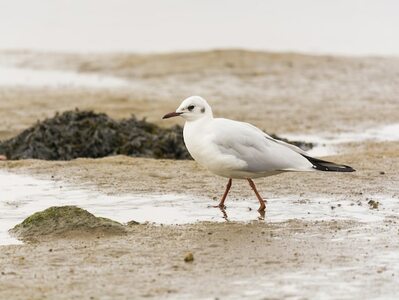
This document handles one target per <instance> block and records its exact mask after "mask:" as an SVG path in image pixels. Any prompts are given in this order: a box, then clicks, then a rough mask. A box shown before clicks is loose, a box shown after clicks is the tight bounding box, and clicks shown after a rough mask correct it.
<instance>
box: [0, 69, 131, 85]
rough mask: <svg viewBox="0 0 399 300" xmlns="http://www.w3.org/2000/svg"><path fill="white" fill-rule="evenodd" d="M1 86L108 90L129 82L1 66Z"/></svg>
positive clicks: (71, 73) (95, 75)
mask: <svg viewBox="0 0 399 300" xmlns="http://www.w3.org/2000/svg"><path fill="white" fill-rule="evenodd" d="M0 86H13V87H21V86H23V87H47V88H61V87H62V88H78V87H86V88H97V89H99V88H101V89H107V88H121V87H127V86H129V82H128V81H127V80H123V79H120V78H117V77H112V76H102V75H97V74H79V73H76V72H70V71H60V70H38V69H28V68H17V67H10V66H0Z"/></svg>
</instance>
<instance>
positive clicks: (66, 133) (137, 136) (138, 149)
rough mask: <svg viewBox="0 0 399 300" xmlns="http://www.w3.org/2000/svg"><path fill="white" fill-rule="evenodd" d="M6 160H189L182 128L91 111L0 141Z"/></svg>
mask: <svg viewBox="0 0 399 300" xmlns="http://www.w3.org/2000/svg"><path fill="white" fill-rule="evenodd" d="M0 154H3V155H5V156H6V157H7V158H8V159H11V160H17V159H29V158H36V159H44V160H71V159H74V158H78V157H88V158H98V157H105V156H110V155H119V154H122V155H129V156H137V157H153V158H173V159H190V158H191V157H190V154H189V153H188V151H187V149H186V147H185V145H184V142H183V130H182V127H181V126H178V125H176V126H174V127H171V128H162V127H159V126H157V125H155V124H152V123H149V122H147V121H146V120H145V119H143V120H138V119H136V117H135V116H132V117H131V118H129V119H123V120H120V121H116V120H114V119H112V118H110V117H109V116H107V115H106V114H103V113H94V112H92V111H79V110H74V111H66V112H64V113H62V114H58V113H57V114H56V115H55V116H54V117H53V118H50V119H46V120H44V121H42V122H38V123H37V124H36V125H34V126H32V127H30V128H28V129H26V130H24V131H23V132H21V133H20V134H19V135H17V136H16V137H13V138H11V139H9V140H6V141H2V142H0Z"/></svg>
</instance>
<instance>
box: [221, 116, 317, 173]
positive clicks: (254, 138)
mask: <svg viewBox="0 0 399 300" xmlns="http://www.w3.org/2000/svg"><path fill="white" fill-rule="evenodd" d="M214 121H215V122H213V126H215V127H217V130H213V132H215V136H214V140H213V142H214V143H215V144H216V145H217V147H218V149H219V151H220V152H221V153H223V154H225V155H232V156H234V157H235V158H237V159H240V160H242V161H244V162H245V163H246V165H247V166H246V168H245V169H244V170H243V171H248V172H254V173H262V172H270V171H309V170H313V168H312V164H311V163H310V162H309V161H308V160H307V159H306V158H305V157H303V156H302V155H301V154H306V152H304V151H302V150H301V149H299V148H298V147H296V146H294V145H290V144H287V143H285V142H283V141H278V140H275V139H273V138H272V137H270V136H269V135H267V134H265V133H264V132H263V131H261V130H260V129H258V128H256V127H255V126H252V125H250V124H248V123H242V122H237V121H232V120H228V119H214ZM215 129H216V128H215Z"/></svg>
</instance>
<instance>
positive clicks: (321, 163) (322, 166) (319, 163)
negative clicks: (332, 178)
mask: <svg viewBox="0 0 399 300" xmlns="http://www.w3.org/2000/svg"><path fill="white" fill-rule="evenodd" d="M302 156H303V157H305V158H306V159H307V160H308V161H309V162H310V163H311V164H312V165H313V168H314V169H315V170H318V171H325V172H356V170H355V169H354V168H352V167H351V166H347V165H339V164H336V163H333V162H330V161H325V160H321V159H318V158H314V157H310V156H307V155H304V154H302Z"/></svg>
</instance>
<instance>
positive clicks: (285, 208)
mask: <svg viewBox="0 0 399 300" xmlns="http://www.w3.org/2000/svg"><path fill="white" fill-rule="evenodd" d="M0 191H1V198H0V211H1V215H0V244H13V243H18V241H17V240H15V239H14V238H12V237H10V236H9V234H8V229H10V228H12V227H14V226H15V225H16V224H18V223H20V222H21V221H22V220H24V219H25V218H26V217H28V216H30V215H31V214H33V213H34V212H37V211H41V210H44V209H46V208H48V207H50V206H61V205H76V206H79V207H81V208H83V209H86V210H88V211H89V212H91V213H93V214H94V215H96V216H101V217H106V218H110V219H113V220H116V221H118V222H122V223H126V222H128V221H131V220H135V221H138V222H151V223H156V224H187V223H195V222H199V221H213V222H225V221H226V219H225V218H224V215H223V213H222V212H221V211H220V210H219V209H217V208H213V207H209V205H214V204H216V202H215V201H212V200H211V199H209V198H205V197H194V196H190V195H177V194H163V195H159V194H158V195H157V194H153V195H137V194H131V195H105V194H102V193H99V192H98V191H96V189H95V187H94V186H92V187H90V186H88V187H86V188H81V187H76V186H72V185H70V184H65V183H64V182H60V181H51V180H41V179H36V178H33V177H30V176H26V175H18V174H13V173H8V172H3V171H0ZM372 199H373V200H375V201H379V202H380V203H381V205H380V208H379V209H378V210H371V209H370V208H369V206H368V204H367V200H366V198H365V200H364V201H363V202H362V203H361V205H359V204H358V203H355V202H354V201H353V200H349V199H337V198H329V197H320V196H319V197H314V198H309V199H307V198H299V197H298V196H290V197H281V198H274V199H273V198H272V199H268V210H267V215H266V220H265V222H283V221H287V220H290V219H301V220H340V219H342V220H348V219H349V220H356V221H360V222H378V221H383V220H384V219H385V217H387V216H388V217H392V216H394V217H399V201H397V200H396V199H393V198H390V197H386V196H383V195H377V196H373V197H372ZM226 204H227V209H226V213H227V218H228V220H229V221H243V222H247V221H254V220H258V219H259V217H260V216H259V213H258V212H257V211H256V209H257V206H258V203H257V201H256V199H255V198H254V197H253V198H250V199H234V198H229V199H228V201H227V202H226Z"/></svg>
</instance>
